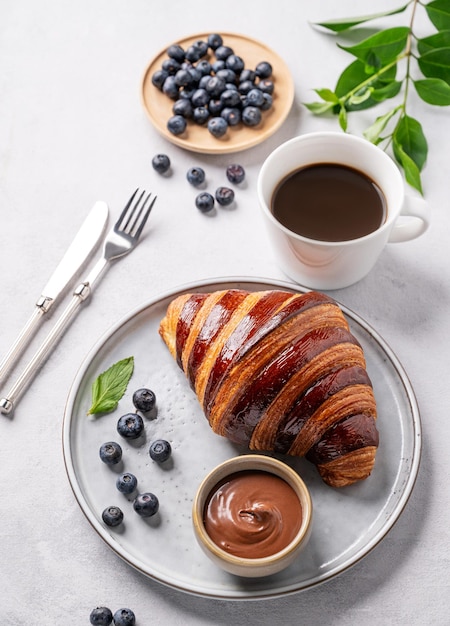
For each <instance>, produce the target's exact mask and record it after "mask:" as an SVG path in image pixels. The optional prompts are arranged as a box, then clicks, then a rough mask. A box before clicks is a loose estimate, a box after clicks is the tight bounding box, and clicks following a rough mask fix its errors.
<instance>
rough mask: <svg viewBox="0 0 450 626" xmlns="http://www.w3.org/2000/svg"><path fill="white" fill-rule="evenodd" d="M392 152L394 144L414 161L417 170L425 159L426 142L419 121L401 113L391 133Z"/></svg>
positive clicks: (420, 168) (426, 151)
mask: <svg viewBox="0 0 450 626" xmlns="http://www.w3.org/2000/svg"><path fill="white" fill-rule="evenodd" d="M393 139H394V140H395V141H394V152H395V148H396V146H401V148H402V151H404V152H406V154H407V155H408V156H409V157H410V158H411V159H412V160H413V161H414V163H415V164H416V165H417V168H418V169H419V171H421V170H422V168H423V166H424V164H425V161H426V160H427V153H428V144H427V140H426V139H425V136H424V134H423V131H422V126H421V125H420V123H419V122H418V121H417V120H415V119H414V118H412V117H409V116H408V115H403V116H402V117H401V119H400V120H399V122H398V124H397V126H396V127H395V130H394V134H393Z"/></svg>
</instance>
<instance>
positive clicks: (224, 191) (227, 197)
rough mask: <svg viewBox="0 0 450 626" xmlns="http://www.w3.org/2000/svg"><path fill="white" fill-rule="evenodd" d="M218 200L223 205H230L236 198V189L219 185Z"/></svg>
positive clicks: (217, 190)
mask: <svg viewBox="0 0 450 626" xmlns="http://www.w3.org/2000/svg"><path fill="white" fill-rule="evenodd" d="M216 200H217V202H218V203H219V204H220V205H221V206H228V205H230V204H231V203H232V202H233V200H234V191H233V190H232V189H230V188H229V187H218V188H217V189H216Z"/></svg>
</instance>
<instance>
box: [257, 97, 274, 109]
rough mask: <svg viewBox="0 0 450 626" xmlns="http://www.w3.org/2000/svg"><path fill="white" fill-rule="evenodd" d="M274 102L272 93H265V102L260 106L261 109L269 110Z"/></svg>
mask: <svg viewBox="0 0 450 626" xmlns="http://www.w3.org/2000/svg"><path fill="white" fill-rule="evenodd" d="M272 104H273V98H272V96H271V94H270V93H264V102H263V103H262V105H261V106H260V107H259V108H260V109H261V111H268V110H269V109H270V108H272Z"/></svg>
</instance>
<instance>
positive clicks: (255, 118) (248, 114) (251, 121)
mask: <svg viewBox="0 0 450 626" xmlns="http://www.w3.org/2000/svg"><path fill="white" fill-rule="evenodd" d="M261 119H262V115H261V111H260V109H259V108H258V107H254V106H246V107H244V109H243V110H242V121H243V123H244V124H245V125H246V126H258V124H259V123H260V122H261Z"/></svg>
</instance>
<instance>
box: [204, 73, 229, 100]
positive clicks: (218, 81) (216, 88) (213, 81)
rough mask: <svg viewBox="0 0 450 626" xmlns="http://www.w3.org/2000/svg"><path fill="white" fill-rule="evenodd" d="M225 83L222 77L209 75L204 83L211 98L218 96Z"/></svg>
mask: <svg viewBox="0 0 450 626" xmlns="http://www.w3.org/2000/svg"><path fill="white" fill-rule="evenodd" d="M225 85H226V83H225V81H224V80H223V78H219V77H218V76H211V77H210V79H209V80H208V82H207V83H206V91H207V92H208V93H209V95H210V96H211V98H219V97H220V94H221V93H222V91H224V90H225Z"/></svg>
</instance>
